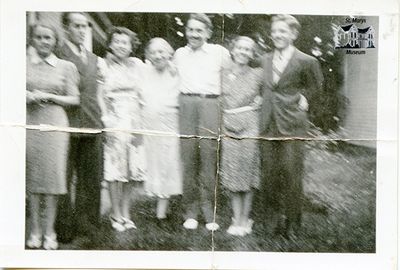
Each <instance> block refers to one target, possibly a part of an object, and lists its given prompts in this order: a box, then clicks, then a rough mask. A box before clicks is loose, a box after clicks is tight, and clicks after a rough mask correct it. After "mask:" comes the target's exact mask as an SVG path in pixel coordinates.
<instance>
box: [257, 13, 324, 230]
mask: <svg viewBox="0 0 400 270" xmlns="http://www.w3.org/2000/svg"><path fill="white" fill-rule="evenodd" d="M299 29H300V24H299V22H298V21H297V19H296V18H294V17H293V16H290V15H277V16H274V17H273V18H272V25H271V38H272V41H273V43H274V47H275V48H274V51H273V52H271V53H269V54H267V55H266V56H265V57H264V58H263V60H262V65H263V68H264V78H265V79H264V82H263V105H262V110H261V132H262V133H261V134H262V135H263V136H264V137H267V138H272V139H273V140H269V141H264V142H263V144H262V153H263V171H264V173H265V178H264V181H265V183H266V192H268V195H269V196H270V197H271V198H272V199H271V201H270V202H272V203H273V204H274V206H275V209H277V210H278V212H279V217H278V220H277V226H276V232H277V233H280V234H283V235H284V236H288V235H289V234H292V233H293V232H294V231H296V230H297V228H299V227H300V225H301V216H302V209H301V206H302V201H303V187H302V181H303V159H304V155H303V148H304V143H305V141H304V140H301V138H305V137H307V130H308V127H309V122H308V115H307V114H308V113H307V110H308V102H307V100H310V98H311V96H313V95H315V94H318V92H319V91H320V90H321V88H322V83H323V76H322V72H321V69H320V65H319V62H318V60H317V59H316V58H314V57H312V56H310V55H307V54H305V53H303V52H301V51H299V50H298V49H296V48H295V47H294V46H293V42H294V41H295V40H296V38H297V36H298V33H299Z"/></svg>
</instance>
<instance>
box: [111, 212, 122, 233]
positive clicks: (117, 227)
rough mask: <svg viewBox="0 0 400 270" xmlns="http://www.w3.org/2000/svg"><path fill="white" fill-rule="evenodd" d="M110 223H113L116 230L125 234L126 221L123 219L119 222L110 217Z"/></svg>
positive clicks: (112, 225)
mask: <svg viewBox="0 0 400 270" xmlns="http://www.w3.org/2000/svg"><path fill="white" fill-rule="evenodd" d="M110 222H111V227H113V229H114V230H116V231H118V232H123V231H125V230H126V228H125V222H124V220H122V219H121V220H118V219H116V218H114V217H113V216H111V215H110Z"/></svg>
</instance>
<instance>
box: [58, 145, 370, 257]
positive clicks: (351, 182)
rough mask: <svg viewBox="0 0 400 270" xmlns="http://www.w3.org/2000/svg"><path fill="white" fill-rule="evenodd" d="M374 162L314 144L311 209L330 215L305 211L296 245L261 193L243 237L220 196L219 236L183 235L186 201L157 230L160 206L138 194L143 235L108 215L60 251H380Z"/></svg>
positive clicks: (308, 189)
mask: <svg viewBox="0 0 400 270" xmlns="http://www.w3.org/2000/svg"><path fill="white" fill-rule="evenodd" d="M375 164H376V154H375V152H374V151H372V150H368V149H364V148H359V147H354V146H351V145H348V144H344V145H334V144H329V145H327V143H326V142H308V143H307V151H306V159H305V167H306V169H305V178H304V189H305V193H306V195H307V197H308V198H309V199H310V201H311V202H312V205H317V206H318V209H324V211H315V209H314V208H312V207H311V208H310V207H308V208H306V209H305V211H304V215H303V226H302V228H301V229H300V231H299V232H298V233H297V239H296V240H294V239H292V240H287V239H285V238H282V237H281V236H276V235H274V234H273V233H272V222H271V219H270V214H269V212H270V211H269V208H268V205H265V203H263V196H262V195H263V192H261V191H260V192H258V194H257V195H256V197H255V201H254V208H253V212H252V216H253V219H254V221H255V223H254V227H253V233H252V234H251V235H248V236H245V237H238V236H231V235H229V234H227V233H226V229H227V228H228V226H229V224H230V217H231V209H230V206H229V200H228V198H227V196H225V195H224V192H221V193H222V194H219V196H218V204H217V206H218V207H217V215H218V217H219V224H220V225H221V227H222V229H221V230H219V231H217V232H215V233H214V235H212V234H211V233H210V232H208V231H207V230H206V229H205V227H204V226H203V225H201V224H202V223H200V225H201V226H199V228H198V229H197V230H196V231H186V230H184V229H183V227H182V226H181V224H182V222H183V220H182V217H181V215H182V208H181V205H180V198H175V199H173V200H172V203H171V214H170V217H169V220H168V221H166V222H165V223H163V224H158V223H157V220H156V218H155V210H154V209H155V200H153V199H151V198H146V197H144V196H137V197H138V198H137V200H136V202H135V203H134V205H133V207H132V215H133V219H134V221H135V222H136V225H137V227H138V229H137V230H131V231H127V232H123V233H116V232H114V231H113V230H112V228H111V226H110V224H109V221H108V219H107V215H104V218H103V221H102V226H100V228H99V229H98V230H97V231H96V232H93V235H92V237H90V238H88V237H78V238H76V239H75V240H74V241H73V242H72V243H70V244H61V246H60V249H99V250H188V251H193V250H196V251H200V250H208V251H209V250H211V249H212V247H213V246H214V250H217V251H273V252H279V251H284V252H291V251H296V252H355V253H358V252H375V197H376V196H375V188H376V186H375V185H376V179H375V175H376V172H375V168H376V166H375ZM313 209H314V210H313ZM212 240H214V241H212Z"/></svg>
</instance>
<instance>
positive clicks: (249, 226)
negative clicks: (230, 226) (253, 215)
mask: <svg viewBox="0 0 400 270" xmlns="http://www.w3.org/2000/svg"><path fill="white" fill-rule="evenodd" d="M253 224H254V220H252V219H248V220H247V223H246V226H244V227H242V228H243V230H244V233H245V234H251V232H252V231H253V230H252V228H253Z"/></svg>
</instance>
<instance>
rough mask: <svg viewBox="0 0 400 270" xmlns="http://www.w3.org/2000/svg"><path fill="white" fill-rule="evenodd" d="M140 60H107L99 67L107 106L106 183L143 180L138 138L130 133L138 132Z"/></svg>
mask: <svg viewBox="0 0 400 270" xmlns="http://www.w3.org/2000/svg"><path fill="white" fill-rule="evenodd" d="M140 65H141V61H140V60H139V59H137V58H129V59H127V60H126V61H124V62H123V63H118V62H116V61H114V60H113V59H111V58H108V59H106V65H104V67H103V68H102V72H101V73H102V76H103V77H104V83H103V93H104V101H105V103H106V107H107V115H106V116H105V117H106V118H107V119H108V120H107V122H106V123H105V127H106V128H111V129H113V131H109V132H107V133H106V143H105V146H104V179H105V180H106V181H110V182H112V181H121V182H128V181H132V180H133V181H143V180H144V173H145V155H144V154H145V153H144V147H143V139H142V137H141V135H137V134H132V133H130V132H132V131H133V130H138V129H140V121H141V119H140V118H141V117H140V88H139V85H138V82H139V80H140Z"/></svg>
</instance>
